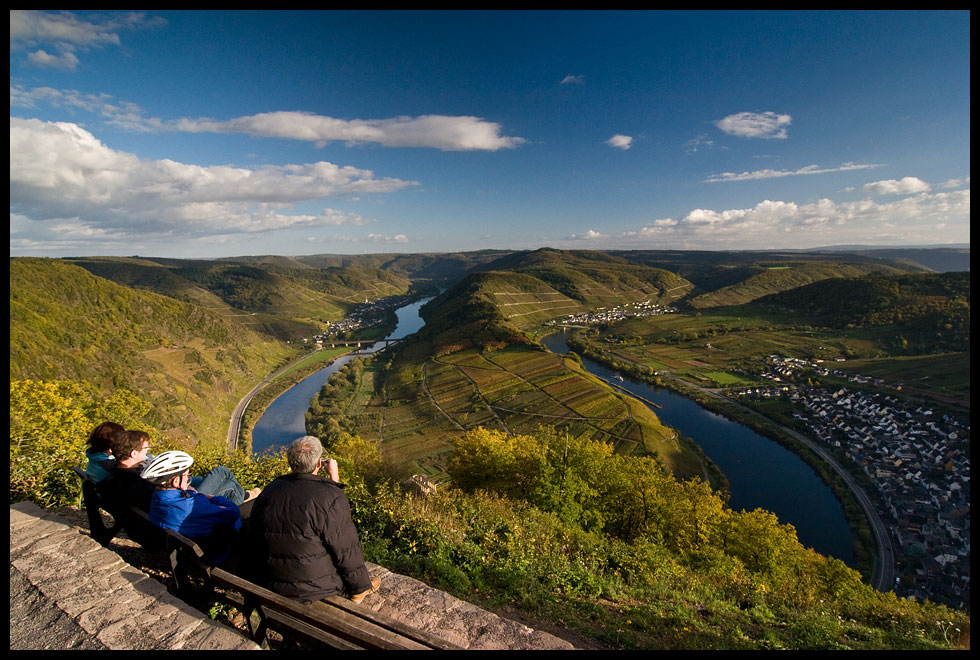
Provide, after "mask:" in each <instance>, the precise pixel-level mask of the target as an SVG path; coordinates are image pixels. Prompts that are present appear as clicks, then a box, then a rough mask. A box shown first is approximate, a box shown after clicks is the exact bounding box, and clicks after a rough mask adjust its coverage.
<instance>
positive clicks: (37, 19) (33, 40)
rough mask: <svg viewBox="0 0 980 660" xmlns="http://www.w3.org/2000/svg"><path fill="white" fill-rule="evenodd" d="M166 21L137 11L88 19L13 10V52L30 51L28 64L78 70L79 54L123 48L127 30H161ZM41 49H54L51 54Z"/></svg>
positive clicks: (72, 15)
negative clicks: (92, 50) (99, 48)
mask: <svg viewBox="0 0 980 660" xmlns="http://www.w3.org/2000/svg"><path fill="white" fill-rule="evenodd" d="M164 24H166V21H164V20H163V19H162V18H158V17H149V16H147V15H146V14H143V13H137V12H125V13H124V12H115V13H111V14H94V15H91V16H88V17H86V18H85V19H80V18H78V17H77V16H76V15H75V14H73V13H71V12H66V11H62V12H45V11H38V10H33V9H12V10H10V51H11V52H14V51H20V50H30V49H34V48H36V49H37V50H33V51H32V52H29V53H28V61H30V62H31V63H32V64H34V65H36V66H43V67H58V68H64V69H74V68H75V67H76V66H77V64H78V57H77V56H76V55H75V53H76V52H77V51H78V50H85V49H89V48H94V47H103V46H106V45H114V46H118V45H120V39H119V34H120V32H122V31H124V30H136V29H141V28H149V27H159V26H161V25H164ZM41 46H47V47H49V48H52V49H54V50H55V51H56V52H57V54H51V53H48V52H47V51H46V50H44V49H43V48H41Z"/></svg>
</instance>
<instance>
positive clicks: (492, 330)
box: [308, 250, 707, 479]
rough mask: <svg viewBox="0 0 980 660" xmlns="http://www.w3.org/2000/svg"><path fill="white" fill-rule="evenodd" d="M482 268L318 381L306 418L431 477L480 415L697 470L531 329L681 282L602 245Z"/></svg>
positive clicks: (689, 453)
mask: <svg viewBox="0 0 980 660" xmlns="http://www.w3.org/2000/svg"><path fill="white" fill-rule="evenodd" d="M486 268H487V270H478V271H476V272H472V273H470V274H469V275H466V276H465V277H463V278H462V279H461V280H460V281H459V282H457V283H456V284H454V285H452V286H451V287H449V288H448V289H447V290H446V291H444V292H443V293H442V294H440V295H439V296H437V297H436V298H434V299H433V300H432V301H430V302H429V303H428V304H427V305H426V306H425V307H423V309H422V315H423V317H424V318H425V320H426V325H425V327H424V328H422V329H421V330H420V331H419V332H417V333H416V334H415V335H413V336H412V337H411V338H410V339H409V341H408V342H406V343H404V344H400V345H399V347H398V348H397V349H396V350H395V351H393V352H387V353H385V354H384V356H383V357H382V358H381V359H383V360H386V363H385V364H383V365H377V364H374V365H371V366H370V367H369V368H368V369H367V370H366V371H364V372H363V373H361V372H359V371H358V372H357V373H352V374H350V376H349V379H348V381H346V382H344V383H340V384H338V385H336V386H333V387H325V388H324V391H323V393H322V395H321V397H320V401H319V403H317V404H314V406H313V411H312V415H311V417H310V418H309V419H308V428H311V429H313V430H314V431H320V432H323V433H327V434H330V433H334V434H336V433H338V432H340V431H342V430H348V431H350V432H352V433H356V434H357V435H360V436H361V437H365V438H370V439H372V440H375V439H376V440H379V441H380V442H381V447H382V452H383V453H384V454H385V456H386V458H387V459H388V460H389V462H390V463H391V464H392V466H393V469H395V470H397V471H403V472H405V473H407V474H411V472H413V471H415V472H423V473H426V474H429V475H430V476H433V477H435V478H437V479H438V478H439V477H440V475H442V474H443V470H444V469H445V464H446V460H447V459H448V457H449V456H450V455H451V446H452V440H453V438H454V437H456V436H458V435H459V433H460V432H462V431H465V430H470V429H475V428H478V427H481V426H482V427H486V428H494V429H499V430H501V431H503V432H505V433H527V432H532V431H533V430H534V429H536V428H537V427H538V426H540V425H556V426H561V427H562V428H564V429H565V430H567V431H568V432H569V433H570V434H572V435H573V436H574V437H584V438H594V439H596V440H602V441H603V442H607V443H609V445H610V446H612V447H615V449H616V451H618V452H621V453H625V454H646V455H655V456H657V457H658V458H659V460H660V461H661V463H662V464H663V465H665V466H666V467H667V468H668V469H670V470H671V471H673V472H674V473H675V474H677V475H678V476H682V477H690V476H701V477H704V476H706V474H707V473H706V472H705V468H704V465H703V464H702V461H701V459H700V458H699V457H698V456H697V454H696V453H695V452H694V451H693V450H692V448H690V447H687V446H685V445H684V444H683V443H682V442H681V440H680V439H679V438H678V436H677V434H676V432H675V431H673V430H672V429H668V428H666V427H664V426H663V425H662V424H661V423H660V421H659V420H658V419H657V417H656V415H655V414H654V413H653V412H652V411H651V410H650V409H649V408H647V407H646V406H644V405H641V404H639V403H638V402H636V401H633V400H631V399H629V398H628V397H623V396H622V395H620V394H619V393H617V392H616V391H615V390H613V389H612V388H610V387H609V386H608V385H606V384H605V383H602V382H601V381H599V380H598V379H596V378H594V377H592V376H591V375H589V374H587V373H586V372H585V371H584V370H583V369H582V368H581V365H580V364H579V363H577V362H576V361H575V360H574V359H568V358H562V357H560V356H556V355H552V354H551V353H549V352H547V351H544V350H542V349H541V347H540V346H539V345H538V343H537V341H536V340H535V339H534V338H533V337H532V336H531V334H530V332H531V331H533V330H536V329H540V326H541V324H543V323H544V322H545V321H547V320H550V319H553V318H555V317H558V316H565V315H567V314H572V313H579V312H583V311H588V310H590V309H594V308H596V307H602V306H606V305H616V304H622V303H625V302H630V301H635V300H657V301H660V300H670V299H672V296H676V295H680V292H681V291H685V290H687V289H689V288H690V285H689V284H687V283H686V282H684V281H683V280H681V279H680V278H678V277H677V276H675V275H673V274H672V273H669V272H667V271H662V270H659V269H655V268H649V267H644V266H637V265H636V264H630V263H628V262H626V261H624V260H621V259H616V258H612V257H609V256H608V255H604V254H601V253H565V252H559V251H556V250H539V251H536V252H534V253H515V254H512V255H507V256H505V257H502V258H500V259H498V260H496V261H493V262H491V263H490V264H487V266H486ZM503 268H509V269H510V270H502V269H503ZM668 288H672V289H674V291H673V292H670V291H668ZM572 296H575V297H572ZM338 397H339V400H338ZM338 421H339V422H341V423H340V425H339V426H338V424H337V422H338ZM331 429H332V430H331Z"/></svg>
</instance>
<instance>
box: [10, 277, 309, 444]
mask: <svg viewBox="0 0 980 660" xmlns="http://www.w3.org/2000/svg"><path fill="white" fill-rule="evenodd" d="M161 279H162V280H166V279H167V278H166V277H165V276H164V277H163V278H161ZM289 354H291V351H290V349H289V348H288V347H287V346H286V345H285V344H284V343H282V342H280V341H277V340H273V339H271V338H269V337H266V336H263V335H261V334H258V333H256V332H254V331H252V330H250V329H249V328H248V327H247V326H244V325H242V324H240V323H238V322H237V321H236V320H235V319H234V318H231V317H223V316H221V315H219V314H216V313H214V312H212V311H209V310H207V309H204V308H203V307H201V306H199V305H196V304H193V303H190V302H185V301H183V300H176V299H174V298H171V297H167V296H163V295H159V294H156V293H152V292H149V291H142V290H137V289H133V288H129V287H126V286H122V285H119V284H116V283H114V282H110V281H109V280H107V279H104V278H102V277H97V276H95V275H93V274H91V273H89V272H88V271H86V270H85V269H83V268H80V267H78V266H75V265H73V264H70V263H66V262H65V261H62V260H57V259H33V258H16V259H11V260H10V379H11V381H14V380H24V379H29V380H37V381H54V380H60V381H71V382H75V383H84V384H86V387H91V388H93V389H94V390H95V391H96V392H100V393H102V394H107V395H108V394H111V393H112V392H113V391H114V390H116V389H118V388H123V389H126V390H129V391H131V392H133V393H135V394H136V395H137V396H140V397H142V398H143V399H145V400H147V401H148V402H150V403H151V415H150V417H151V419H150V421H152V422H153V423H154V424H156V425H157V426H159V427H160V428H163V429H168V430H170V431H171V432H172V433H173V434H174V435H175V436H182V437H191V438H193V439H194V440H198V439H205V438H206V437H207V438H215V437H216V438H224V435H225V433H226V431H227V423H228V421H227V420H228V415H230V413H231V410H232V409H233V408H234V405H235V403H237V402H238V399H239V398H241V396H242V395H243V394H244V393H245V392H247V391H248V390H249V389H250V388H251V387H252V386H253V385H254V384H255V383H257V382H258V381H260V380H261V379H262V378H264V377H265V376H266V375H267V374H268V373H269V372H271V371H272V370H273V369H274V368H275V367H276V366H277V365H278V364H279V363H280V362H282V361H283V360H284V359H285V358H286V356H287V355H289ZM225 408H227V413H228V414H224V412H225V410H224V409H225Z"/></svg>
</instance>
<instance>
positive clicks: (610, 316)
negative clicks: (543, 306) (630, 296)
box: [545, 300, 677, 326]
mask: <svg viewBox="0 0 980 660" xmlns="http://www.w3.org/2000/svg"><path fill="white" fill-rule="evenodd" d="M676 311H677V309H676V308H675V307H671V306H670V305H661V304H659V303H655V302H653V301H651V300H645V301H643V302H634V303H628V304H626V305H617V306H616V307H613V308H611V309H606V308H605V307H599V308H597V309H596V310H595V311H591V312H583V313H582V314H569V315H568V316H565V317H562V318H560V319H552V320H550V321H548V322H547V323H545V325H551V326H563V325H578V324H584V325H594V324H596V323H613V322H615V321H622V320H623V319H630V318H643V317H645V316H657V315H659V314H670V313H672V312H676Z"/></svg>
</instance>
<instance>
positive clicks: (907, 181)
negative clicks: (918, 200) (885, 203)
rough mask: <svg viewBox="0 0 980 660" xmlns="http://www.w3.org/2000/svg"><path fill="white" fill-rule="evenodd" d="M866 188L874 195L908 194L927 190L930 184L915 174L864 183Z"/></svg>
mask: <svg viewBox="0 0 980 660" xmlns="http://www.w3.org/2000/svg"><path fill="white" fill-rule="evenodd" d="M864 190H865V191H867V192H868V193H870V194H872V195H908V194H912V193H919V192H927V191H928V190H929V184H928V183H926V182H925V181H923V180H922V179H919V178H917V177H914V176H907V177H905V178H903V179H899V180H895V179H886V180H884V181H874V182H872V183H866V184H864Z"/></svg>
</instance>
